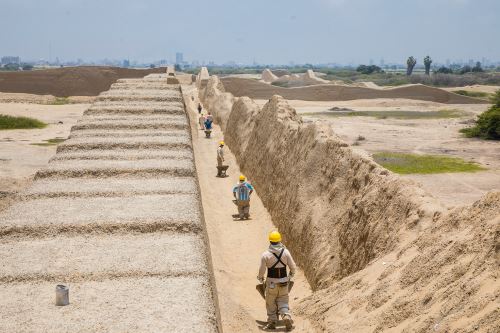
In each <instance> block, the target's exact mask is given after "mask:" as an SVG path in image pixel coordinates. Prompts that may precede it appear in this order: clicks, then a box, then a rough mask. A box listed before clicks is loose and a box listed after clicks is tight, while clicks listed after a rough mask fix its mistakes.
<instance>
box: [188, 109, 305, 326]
mask: <svg viewBox="0 0 500 333" xmlns="http://www.w3.org/2000/svg"><path fill="white" fill-rule="evenodd" d="M193 104H194V103H193ZM188 112H190V116H191V118H192V119H191V129H192V133H193V148H194V154H195V161H196V168H197V172H198V177H199V182H200V187H201V195H202V203H203V211H204V215H205V220H206V225H207V230H208V235H209V239H210V247H211V254H212V260H213V267H214V271H215V279H216V284H217V289H218V297H219V306H220V312H221V317H222V326H223V329H224V332H259V331H261V330H262V329H261V327H262V326H263V325H265V322H266V309H265V303H264V300H263V299H262V298H261V297H260V295H259V294H258V293H257V291H256V290H255V285H256V284H257V278H256V277H257V270H258V265H259V260H260V254H261V253H262V252H263V251H264V250H265V249H266V248H267V246H268V242H267V235H268V233H269V231H271V230H273V229H274V226H273V224H272V222H271V217H270V216H269V214H268V213H267V211H266V209H265V208H264V206H263V204H262V202H261V201H260V199H259V196H258V191H259V189H258V188H257V189H256V193H254V194H253V195H252V202H251V208H250V214H251V220H249V221H238V220H233V218H232V217H231V214H235V213H236V212H237V211H236V206H235V205H234V204H233V203H232V193H231V189H232V186H233V185H234V184H236V182H237V181H238V176H239V175H240V173H239V169H238V165H237V164H236V161H235V158H234V156H233V155H232V154H231V152H230V151H229V149H228V148H227V147H226V149H225V158H226V164H229V170H228V175H229V177H227V178H217V177H216V176H215V175H216V172H217V170H216V149H217V144H218V142H219V141H221V140H222V139H223V134H222V132H221V130H220V128H219V126H214V130H213V132H212V138H211V139H207V138H205V134H204V133H203V132H202V131H201V130H199V129H198V126H197V124H196V122H195V119H196V118H197V112H196V111H194V109H192V108H189V107H188ZM250 181H251V179H250ZM285 245H286V244H285ZM292 255H293V253H292ZM310 293H311V291H310V288H309V284H308V283H307V281H306V280H305V278H304V275H303V273H302V271H300V270H299V272H298V274H297V276H296V278H295V286H294V289H293V290H292V292H291V297H290V300H291V304H290V306H291V308H292V311H293V308H294V307H295V305H296V304H297V303H298V302H299V301H300V300H301V299H302V298H304V297H306V296H307V295H309V294H310ZM294 321H295V325H294V326H295V329H294V332H314V328H313V327H312V326H311V324H310V323H309V322H308V321H307V320H305V319H303V318H300V317H297V316H294ZM277 331H278V332H279V331H284V327H280V329H279V330H277Z"/></svg>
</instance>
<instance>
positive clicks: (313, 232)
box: [201, 77, 500, 332]
mask: <svg viewBox="0 0 500 333" xmlns="http://www.w3.org/2000/svg"><path fill="white" fill-rule="evenodd" d="M220 88H221V84H220V81H219V80H218V78H217V77H211V78H210V80H209V83H208V85H207V89H206V90H205V91H203V93H202V94H201V97H202V99H203V101H204V103H205V107H206V108H208V109H209V110H210V111H212V113H214V115H215V116H216V119H218V121H219V122H220V123H221V125H222V126H223V129H224V133H225V141H226V143H227V144H228V146H229V148H230V149H231V150H232V152H233V153H234V154H235V156H236V158H237V160H238V163H239V164H240V168H241V169H242V171H243V172H244V173H245V174H246V175H247V176H248V177H249V178H250V180H251V181H252V182H253V184H254V185H255V187H256V190H257V191H258V192H259V195H260V197H261V199H262V201H263V203H264V205H265V206H266V208H267V209H268V210H269V212H270V214H271V216H272V218H273V222H274V223H275V224H276V225H277V226H278V227H279V228H280V230H281V231H282V232H283V234H284V238H285V239H284V241H285V243H286V245H287V246H288V247H289V248H290V249H291V251H292V252H293V254H294V256H295V257H296V259H297V261H298V262H299V264H300V265H301V266H302V267H303V269H304V271H305V273H306V276H307V278H308V280H309V282H310V283H311V285H312V287H313V289H314V293H313V295H312V296H311V297H309V298H307V299H306V300H304V301H303V303H302V306H301V308H300V309H299V311H300V312H302V313H303V314H305V315H307V316H308V317H309V318H310V319H311V320H313V321H314V322H316V323H317V324H318V326H319V328H320V329H321V330H323V331H325V332H385V331H388V330H389V331H394V332H429V331H431V330H434V331H435V330H441V331H450V332H451V331H457V332H472V331H475V330H476V331H477V330H478V329H479V330H483V331H485V332H493V331H495V327H498V326H499V324H500V316H498V299H499V295H500V286H499V283H498V235H499V234H500V229H499V228H500V227H499V223H500V193H499V192H492V193H489V194H488V195H486V196H485V197H484V198H483V199H481V200H479V201H478V202H476V203H475V204H474V205H472V206H470V207H461V208H457V209H455V210H453V211H446V210H444V209H443V208H442V206H441V205H440V204H439V203H438V202H436V201H435V200H434V199H433V198H432V197H431V196H429V195H428V194H426V193H425V192H424V191H423V190H422V189H421V188H420V187H419V186H417V185H416V184H415V183H413V182H411V181H406V180H403V179H401V178H400V177H399V176H397V175H395V174H392V173H390V172H389V171H387V170H385V169H383V168H382V167H380V166H378V165H377V164H376V163H374V162H373V161H372V160H371V159H370V158H369V157H366V156H363V155H360V154H357V153H355V152H354V151H353V150H351V149H350V148H349V147H348V145H347V144H345V143H344V142H342V140H340V139H339V138H338V137H337V136H336V135H335V134H334V133H332V132H331V130H330V128H329V127H328V126H326V125H324V124H322V123H303V122H302V120H301V118H300V117H299V116H298V115H297V114H296V112H295V110H294V109H293V108H291V107H290V106H289V105H288V103H287V102H286V100H284V99H283V98H281V97H279V96H273V97H272V98H271V99H270V100H269V102H268V103H267V104H266V105H265V106H264V107H263V108H262V109H260V108H259V107H258V106H257V105H256V104H255V103H254V102H253V101H252V100H251V99H250V98H248V97H241V98H234V97H233V96H231V95H230V94H228V93H224V92H223V91H222V90H220ZM231 101H234V103H231ZM495 262H496V264H495Z"/></svg>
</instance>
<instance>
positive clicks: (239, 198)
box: [233, 175, 253, 219]
mask: <svg viewBox="0 0 500 333" xmlns="http://www.w3.org/2000/svg"><path fill="white" fill-rule="evenodd" d="M252 193H253V186H252V184H250V183H249V182H247V181H246V177H245V176H243V175H241V176H240V182H239V183H238V184H236V185H235V186H234V187H233V196H234V199H235V200H234V201H235V203H236V205H237V206H238V216H239V218H240V219H244V218H245V219H248V218H249V217H250V196H251V195H252Z"/></svg>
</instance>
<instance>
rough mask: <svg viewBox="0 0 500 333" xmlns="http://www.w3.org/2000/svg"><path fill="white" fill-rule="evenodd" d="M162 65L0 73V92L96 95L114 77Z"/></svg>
mask: <svg viewBox="0 0 500 333" xmlns="http://www.w3.org/2000/svg"><path fill="white" fill-rule="evenodd" d="M164 72H165V68H153V69H128V68H119V67H102V66H81V67H64V68H55V69H43V70H33V71H22V72H0V91H1V92H9V93H25V94H36V95H52V96H56V97H68V96H97V95H99V94H100V93H101V92H103V91H106V90H109V88H110V87H111V84H113V83H114V82H116V80H118V79H124V78H142V77H144V76H146V75H148V74H151V73H164Z"/></svg>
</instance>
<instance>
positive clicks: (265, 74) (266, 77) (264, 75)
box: [262, 68, 278, 83]
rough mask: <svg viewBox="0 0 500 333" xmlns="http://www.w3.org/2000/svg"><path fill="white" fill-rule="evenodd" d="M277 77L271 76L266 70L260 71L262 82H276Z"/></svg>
mask: <svg viewBox="0 0 500 333" xmlns="http://www.w3.org/2000/svg"><path fill="white" fill-rule="evenodd" d="M277 79H278V77H277V76H276V75H274V74H273V72H271V71H270V70H269V69H268V68H266V69H264V70H263V71H262V81H264V82H267V83H271V82H273V81H276V80H277Z"/></svg>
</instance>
